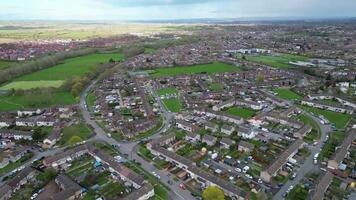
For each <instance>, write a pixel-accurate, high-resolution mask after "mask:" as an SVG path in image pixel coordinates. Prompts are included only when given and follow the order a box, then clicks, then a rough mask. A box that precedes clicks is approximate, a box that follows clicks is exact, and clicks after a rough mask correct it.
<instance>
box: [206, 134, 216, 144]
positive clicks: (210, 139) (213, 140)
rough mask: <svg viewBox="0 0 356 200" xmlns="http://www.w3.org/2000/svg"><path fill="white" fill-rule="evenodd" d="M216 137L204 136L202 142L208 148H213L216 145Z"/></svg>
mask: <svg viewBox="0 0 356 200" xmlns="http://www.w3.org/2000/svg"><path fill="white" fill-rule="evenodd" d="M216 141H217V139H216V137H214V136H211V135H204V136H203V139H202V142H205V143H206V144H207V145H208V146H214V145H215V144H216Z"/></svg>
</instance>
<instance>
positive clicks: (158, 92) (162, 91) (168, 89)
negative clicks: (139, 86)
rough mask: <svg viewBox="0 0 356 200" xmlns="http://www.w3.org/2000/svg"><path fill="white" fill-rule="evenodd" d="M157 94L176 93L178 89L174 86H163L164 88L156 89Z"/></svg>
mask: <svg viewBox="0 0 356 200" xmlns="http://www.w3.org/2000/svg"><path fill="white" fill-rule="evenodd" d="M157 94H158V95H160V96H162V95H171V94H178V91H177V89H175V88H164V89H159V90H157Z"/></svg>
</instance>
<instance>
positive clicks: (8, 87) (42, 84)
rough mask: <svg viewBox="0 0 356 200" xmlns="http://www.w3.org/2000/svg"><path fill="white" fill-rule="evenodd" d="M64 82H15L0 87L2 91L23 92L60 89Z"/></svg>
mask: <svg viewBox="0 0 356 200" xmlns="http://www.w3.org/2000/svg"><path fill="white" fill-rule="evenodd" d="M63 82H64V81H62V80H55V81H15V82H11V83H9V84H7V85H5V86H2V87H0V90H11V89H14V90H17V89H22V90H28V89H34V88H43V87H47V88H50V87H53V88H59V87H61V85H62V84H63Z"/></svg>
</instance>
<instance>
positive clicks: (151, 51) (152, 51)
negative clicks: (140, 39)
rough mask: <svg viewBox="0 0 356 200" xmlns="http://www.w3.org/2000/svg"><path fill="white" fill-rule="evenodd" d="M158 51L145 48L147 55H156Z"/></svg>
mask: <svg viewBox="0 0 356 200" xmlns="http://www.w3.org/2000/svg"><path fill="white" fill-rule="evenodd" d="M156 51H157V49H154V48H145V53H147V54H152V53H155V52H156Z"/></svg>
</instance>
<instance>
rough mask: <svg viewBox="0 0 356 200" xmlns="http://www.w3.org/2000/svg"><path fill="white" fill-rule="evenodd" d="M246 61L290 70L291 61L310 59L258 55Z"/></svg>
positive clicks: (284, 55) (291, 56)
mask: <svg viewBox="0 0 356 200" xmlns="http://www.w3.org/2000/svg"><path fill="white" fill-rule="evenodd" d="M245 57H246V60H248V61H252V62H258V63H262V64H266V65H270V66H271V67H275V68H290V67H293V65H291V64H289V62H291V61H306V60H307V59H308V58H306V57H304V56H297V55H290V54H279V55H257V56H254V55H253V56H245Z"/></svg>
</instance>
